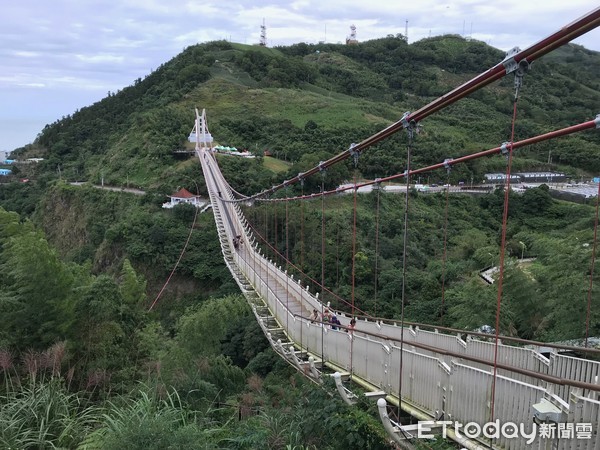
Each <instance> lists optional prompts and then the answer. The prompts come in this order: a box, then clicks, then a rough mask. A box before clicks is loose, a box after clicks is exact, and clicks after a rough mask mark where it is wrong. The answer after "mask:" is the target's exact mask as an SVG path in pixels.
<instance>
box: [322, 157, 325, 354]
mask: <svg viewBox="0 0 600 450" xmlns="http://www.w3.org/2000/svg"><path fill="white" fill-rule="evenodd" d="M324 314H325V169H322V170H321V322H322V323H321V364H324V363H325V357H324V354H325V351H324V349H325V323H324V322H325V321H324V318H325V315H324Z"/></svg>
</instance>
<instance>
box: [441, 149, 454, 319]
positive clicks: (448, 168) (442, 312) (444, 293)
mask: <svg viewBox="0 0 600 450" xmlns="http://www.w3.org/2000/svg"><path fill="white" fill-rule="evenodd" d="M451 161H452V160H451V159H447V160H445V161H444V167H445V168H446V205H445V206H444V253H443V256H442V306H441V311H440V323H441V325H442V326H443V325H444V312H445V311H444V309H445V307H446V305H445V304H444V303H445V300H446V262H447V248H448V203H449V201H450V169H451V167H452V166H451V165H450V162H451Z"/></svg>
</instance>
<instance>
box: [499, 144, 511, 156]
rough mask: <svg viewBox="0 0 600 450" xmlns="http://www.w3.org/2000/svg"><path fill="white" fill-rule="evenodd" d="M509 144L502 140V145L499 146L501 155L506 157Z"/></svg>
mask: <svg viewBox="0 0 600 450" xmlns="http://www.w3.org/2000/svg"><path fill="white" fill-rule="evenodd" d="M509 145H510V142H503V143H502V145H501V146H500V152H501V153H502V156H506V157H507V158H508V146H509Z"/></svg>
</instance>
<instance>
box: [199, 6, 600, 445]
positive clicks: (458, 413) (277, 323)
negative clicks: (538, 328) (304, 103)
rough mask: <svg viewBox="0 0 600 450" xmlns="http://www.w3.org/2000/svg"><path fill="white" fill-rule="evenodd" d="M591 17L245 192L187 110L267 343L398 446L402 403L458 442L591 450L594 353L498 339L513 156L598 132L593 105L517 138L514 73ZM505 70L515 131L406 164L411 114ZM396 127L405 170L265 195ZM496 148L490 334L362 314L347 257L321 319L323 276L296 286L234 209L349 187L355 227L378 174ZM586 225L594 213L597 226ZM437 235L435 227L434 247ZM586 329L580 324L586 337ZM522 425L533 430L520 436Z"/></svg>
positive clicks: (415, 116) (597, 423)
mask: <svg viewBox="0 0 600 450" xmlns="http://www.w3.org/2000/svg"><path fill="white" fill-rule="evenodd" d="M599 24H600V8H597V9H595V10H593V11H591V12H590V13H588V14H587V15H585V16H584V17H582V18H580V19H578V20H576V21H574V22H572V23H571V24H569V25H567V26H565V27H563V28H562V29H561V30H559V31H558V32H556V33H554V34H552V35H551V36H549V37H547V38H545V39H543V40H541V41H540V42H538V43H537V44H534V45H533V46H531V47H529V48H527V49H525V50H519V49H513V50H512V51H511V52H509V53H508V54H507V56H506V58H505V59H504V60H503V61H501V62H499V63H498V64H497V65H495V66H494V67H492V68H491V69H489V70H487V71H486V72H484V73H482V74H480V75H478V76H476V77H475V78H473V79H472V80H470V81H468V82H466V83H465V84H463V85H461V86H459V87H457V88H456V89H454V90H453V91H451V92H449V93H448V94H446V95H444V96H442V97H440V98H438V99H436V100H434V101H432V102H431V103H429V104H427V105H426V106H424V107H422V108H421V109H419V110H418V111H416V112H412V113H406V114H405V115H404V116H403V117H402V118H401V119H400V120H399V121H398V122H396V123H394V124H392V125H390V126H388V127H387V128H385V129H384V130H382V131H380V132H379V133H376V134H375V135H373V136H370V137H368V138H367V139H365V140H363V141H362V142H360V143H357V144H352V145H350V147H349V148H348V149H347V150H345V151H343V152H341V153H339V154H337V155H336V156H334V157H332V158H331V159H329V160H327V161H322V162H321V163H319V164H318V165H317V166H315V167H313V168H312V169H310V170H308V171H306V172H305V173H299V174H298V175H297V176H296V177H293V178H291V179H289V180H285V181H283V182H282V183H280V184H279V185H276V186H273V187H272V188H270V189H266V190H264V191H262V192H259V193H256V194H255V195H252V196H243V195H241V194H239V193H238V192H236V191H235V190H234V189H233V188H232V187H231V186H230V185H229V184H228V183H227V180H225V178H224V176H223V174H222V173H221V170H220V169H219V166H218V164H217V159H216V158H215V156H214V154H213V152H212V151H211V148H210V146H211V142H212V136H210V133H209V132H208V128H207V125H206V115H205V112H204V111H202V113H201V114H200V113H199V112H198V111H196V121H195V125H194V129H193V131H192V134H193V135H195V139H196V154H197V156H198V158H199V161H200V163H201V167H202V172H203V174H204V178H205V180H206V186H207V189H208V193H209V196H210V201H211V205H212V210H213V213H214V218H215V221H216V225H217V230H218V236H219V239H220V243H221V248H222V252H223V256H224V259H225V263H226V265H227V267H228V268H229V270H230V272H231V274H232V276H233V278H234V279H235V281H236V282H237V284H238V285H239V288H240V290H241V291H242V293H243V294H244V296H245V297H246V299H247V300H248V302H249V304H250V305H251V307H252V309H253V311H254V314H255V316H256V320H257V321H258V323H259V324H260V326H261V327H262V329H263V331H264V333H265V335H266V336H267V338H268V340H269V342H270V344H271V346H272V347H273V348H274V349H275V350H276V351H277V352H278V353H279V355H280V356H281V357H282V358H285V359H286V360H287V361H288V362H289V363H290V364H292V365H293V366H295V367H296V368H297V369H298V370H299V371H301V372H302V373H303V374H305V375H306V376H307V377H309V378H311V379H312V380H314V381H315V382H318V383H320V382H322V381H323V379H324V377H325V376H328V375H331V374H332V375H333V378H334V380H335V383H336V387H337V390H338V391H339V394H340V395H341V396H342V398H343V399H344V400H345V401H346V402H347V403H349V404H352V403H354V402H356V401H357V399H358V396H359V394H358V392H359V391H360V392H362V394H360V395H365V396H366V397H369V398H372V399H375V400H376V401H377V405H378V409H379V414H380V417H381V420H382V422H383V425H384V427H385V429H386V431H387V432H388V433H389V435H390V437H391V438H392V439H394V440H395V441H396V442H397V443H398V444H399V445H408V444H407V442H408V441H410V440H411V439H412V438H414V437H423V436H422V434H423V433H422V431H423V425H422V424H421V428H419V427H418V426H417V425H411V424H410V423H401V422H406V421H402V420H400V419H399V417H400V414H395V415H394V414H393V412H394V411H399V410H402V411H404V412H405V413H408V414H410V416H412V417H413V418H415V419H416V420H419V421H427V422H428V425H427V427H428V428H425V430H426V431H427V432H428V434H429V433H439V432H440V431H443V433H445V435H446V436H448V437H450V438H451V439H453V440H455V441H457V442H458V443H459V445H461V446H462V447H464V448H468V449H479V448H498V449H500V448H505V449H525V448H528V449H529V448H535V449H549V448H556V449H596V450H598V449H600V436H599V435H598V430H599V429H600V395H599V393H600V384H599V382H598V380H599V378H598V377H599V375H600V362H599V361H598V359H599V358H598V356H600V350H595V349H590V348H584V349H581V348H578V349H577V351H578V354H580V355H581V354H584V355H585V356H584V357H575V356H567V355H565V354H564V352H563V351H565V350H571V351H572V350H574V349H573V348H572V347H569V346H565V345H554V346H553V345H551V344H546V343H541V342H533V341H525V340H522V339H516V338H509V337H503V336H500V335H499V328H500V327H499V316H500V303H501V299H502V285H503V283H502V282H503V269H504V262H505V255H504V248H505V244H506V226H507V218H508V202H509V195H508V193H509V190H510V180H511V177H510V173H511V165H512V157H513V152H514V151H515V150H517V149H518V148H521V147H524V146H527V145H531V144H534V143H537V142H542V141H545V140H549V139H554V138H557V137H560V136H566V135H569V134H573V133H578V132H583V131H585V130H592V129H597V128H600V115H598V116H596V117H595V119H592V120H589V121H586V122H583V123H579V124H575V125H572V126H570V127H567V128H563V129H560V130H555V131H553V132H550V133H546V134H543V135H539V136H535V137H531V138H528V139H525V140H522V141H514V125H515V121H516V115H517V114H516V113H517V99H518V98H519V90H520V89H521V87H522V81H523V77H524V75H525V74H526V73H527V71H528V70H529V68H530V64H531V63H532V62H533V61H534V60H536V59H538V58H540V57H541V56H543V55H545V54H547V53H549V52H550V51H552V50H554V49H556V48H558V47H559V46H561V45H564V44H566V43H568V42H569V41H571V40H572V39H575V38H576V37H578V36H580V35H582V34H584V33H586V32H587V31H589V30H592V29H594V28H596V27H597V26H598V25H599ZM507 74H514V76H515V96H514V108H513V116H512V124H513V126H512V130H513V131H512V135H511V137H510V140H509V141H507V142H505V143H503V144H501V145H500V146H498V147H496V148H492V149H489V150H485V151H481V152H477V153H474V154H470V155H466V156H463V157H460V158H456V159H447V160H445V161H443V162H440V163H438V164H434V165H431V166H428V167H420V168H412V167H411V166H410V152H411V148H412V142H413V139H415V138H416V132H417V130H418V124H419V122H420V121H421V120H423V119H425V118H426V117H428V116H429V115H431V114H433V113H435V112H436V111H438V110H440V109H442V108H444V107H446V106H448V105H451V104H452V103H454V102H456V101H458V100H460V99H461V98H463V97H465V96H467V95H469V94H470V93H472V92H474V91H476V90H477V89H480V88H482V87H484V86H486V85H488V84H490V83H492V82H493V81H495V80H498V79H500V78H502V77H503V76H505V75H507ZM399 131H404V132H406V133H407V135H408V145H407V165H408V167H407V169H406V171H405V172H403V173H401V174H397V175H394V176H390V177H386V178H381V179H376V180H374V181H368V182H363V183H357V182H356V180H355V182H354V183H352V184H350V185H348V186H346V187H343V188H338V189H335V190H333V191H325V189H324V188H322V189H321V192H319V193H317V194H310V195H301V196H297V197H293V198H292V197H285V196H284V197H281V196H280V197H278V198H276V197H274V196H273V194H274V193H275V192H277V191H279V190H281V189H285V188H286V187H288V186H290V185H292V184H294V183H303V182H304V180H306V179H307V178H308V177H310V176H313V175H318V174H320V173H323V171H325V170H327V168H329V167H332V166H334V165H335V164H338V163H340V162H342V161H345V160H346V159H348V158H354V159H355V162H356V161H357V160H358V158H359V156H360V154H361V153H362V152H364V151H366V150H367V149H368V148H369V147H371V146H372V145H374V144H376V143H377V142H379V141H381V140H383V139H385V138H387V137H389V136H391V135H393V134H394V133H396V132H399ZM209 137H210V138H209ZM496 154H502V155H504V156H506V159H507V169H506V173H507V176H506V186H505V196H504V212H503V217H502V223H503V227H502V242H501V246H500V261H499V266H498V269H499V276H498V280H497V283H496V284H497V288H498V308H497V309H498V311H497V315H496V327H495V335H492V336H491V337H490V335H489V334H483V333H477V332H465V331H464V330H462V331H461V330H455V329H451V328H441V327H434V326H429V325H423V324H413V323H409V322H406V321H405V320H404V304H403V305H402V318H401V320H398V321H394V320H388V319H382V318H374V317H371V316H369V315H368V314H366V313H364V312H362V311H361V310H360V309H358V308H357V307H356V306H355V304H354V283H355V281H354V257H353V267H352V274H353V276H352V301H351V302H348V308H347V309H346V310H336V311H335V313H336V316H337V317H338V318H339V320H340V325H338V326H332V324H331V323H327V322H324V321H322V320H321V319H323V318H324V317H326V314H325V313H326V311H327V309H328V308H330V305H327V304H325V303H324V302H322V301H321V299H320V298H319V297H320V296H321V298H323V292H324V291H325V290H326V288H325V286H324V285H323V284H324V283H322V284H321V286H320V292H318V291H314V289H313V291H314V292H313V291H311V290H310V289H309V287H308V286H306V285H304V284H303V281H304V277H302V276H298V275H297V276H296V277H294V276H293V275H292V274H291V273H290V271H289V270H288V269H289V267H291V266H292V264H293V263H292V262H291V261H289V260H288V259H286V256H287V255H281V256H282V259H283V260H285V261H286V262H285V264H284V265H279V264H278V263H277V262H276V261H273V259H271V258H269V257H268V256H267V252H266V251H265V245H266V246H268V243H265V242H264V241H263V238H262V236H260V233H258V231H257V230H256V229H255V228H254V227H253V226H252V224H251V223H249V221H248V219H247V217H246V216H245V214H244V212H243V210H242V206H243V205H253V204H255V203H256V202H291V201H299V202H302V201H305V200H311V199H313V200H314V199H315V198H317V199H318V198H320V199H321V200H322V199H323V198H325V197H326V196H328V195H333V194H336V193H339V192H340V191H345V190H349V191H351V193H353V194H354V227H356V197H357V192H358V190H359V189H360V188H361V187H364V186H367V185H373V187H374V188H381V185H382V183H383V182H385V181H391V180H397V179H403V180H404V181H405V182H406V186H407V191H408V187H409V186H410V179H411V177H412V176H414V175H417V174H420V173H425V172H429V171H432V170H436V169H444V168H445V169H449V168H450V167H452V166H453V165H456V164H460V163H464V162H467V161H470V160H473V159H477V158H482V157H487V156H490V155H496ZM599 191H600V187H599ZM284 192H287V191H284ZM599 194H600V192H599ZM446 195H448V194H447V192H446ZM409 197H410V196H409V195H406V196H405V198H406V202H407V203H406V208H405V217H404V224H405V225H404V236H405V244H404V245H405V247H404V254H403V270H405V268H406V265H407V264H410V261H409V260H407V259H406V253H407V252H406V231H407V229H408V226H409V223H410V217H409V211H410V208H409V205H408V201H409ZM286 204H287V203H286ZM286 211H287V210H286ZM323 217H324V216H323ZM286 219H287V217H286ZM323 220H324V219H323ZM597 226H598V211H597V209H596V222H595V230H594V231H595V236H596V230H597ZM323 227H324V224H323ZM444 233H445V232H444ZM323 234H324V228H323ZM445 241H446V235H444V246H445V245H446V242H445ZM353 250H354V241H353ZM595 255H596V238H595V240H594V248H593V252H592V262H591V264H592V270H591V276H590V290H589V298H588V319H587V320H588V323H587V324H586V325H587V327H586V330H589V308H590V305H591V293H592V283H593V273H594V269H593V267H594V265H593V264H594V261H595ZM317 284H318V283H317ZM402 302H404V299H402ZM314 310H316V311H317V312H319V313H320V315H319V317H318V318H315V317H311V313H312V312H313V311H314ZM353 319H354V321H353ZM351 321H352V322H351ZM587 337H588V336H587V331H586V341H587ZM586 343H587V342H586ZM526 344H528V345H526ZM548 347H550V348H551V349H552V351H551V352H547V351H546V350H544V349H547V348H548ZM494 423H497V424H500V425H503V424H522V425H523V426H524V427H525V429H526V430H527V433H525V432H519V431H517V430H514V429H512V428H511V429H504V428H503V429H502V432H499V428H500V426H498V428H496V429H494V428H493V427H492V426H491V425H490V424H494ZM461 424H462V425H464V424H469V426H470V429H469V428H468V427H466V428H465V427H463V428H461ZM486 424H487V425H486ZM486 427H487V428H486ZM486 430H487V431H486ZM531 430H537V431H536V432H535V433H533V434H531V433H530V431H531Z"/></svg>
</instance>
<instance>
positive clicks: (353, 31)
mask: <svg viewBox="0 0 600 450" xmlns="http://www.w3.org/2000/svg"><path fill="white" fill-rule="evenodd" d="M346 44H358V40H357V39H356V25H354V24H352V25H350V36H348V37H347V38H346Z"/></svg>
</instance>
